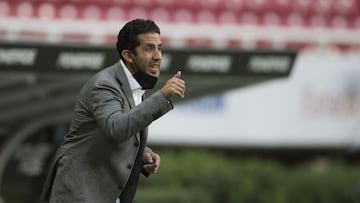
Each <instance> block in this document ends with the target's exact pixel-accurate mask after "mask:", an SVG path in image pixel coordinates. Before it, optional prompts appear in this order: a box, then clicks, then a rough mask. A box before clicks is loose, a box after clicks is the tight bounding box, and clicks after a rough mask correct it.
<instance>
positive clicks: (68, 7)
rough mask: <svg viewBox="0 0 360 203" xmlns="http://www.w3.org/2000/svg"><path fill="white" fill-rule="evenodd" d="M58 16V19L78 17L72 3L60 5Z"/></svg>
mask: <svg viewBox="0 0 360 203" xmlns="http://www.w3.org/2000/svg"><path fill="white" fill-rule="evenodd" d="M58 17H59V18H60V19H76V18H78V17H79V10H78V9H77V8H76V7H75V6H74V5H72V4H64V5H61V6H60V9H59V15H58Z"/></svg>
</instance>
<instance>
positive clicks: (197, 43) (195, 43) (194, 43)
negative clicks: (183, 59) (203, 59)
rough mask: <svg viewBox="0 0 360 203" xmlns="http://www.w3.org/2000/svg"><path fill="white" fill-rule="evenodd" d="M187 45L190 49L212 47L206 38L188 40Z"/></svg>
mask: <svg viewBox="0 0 360 203" xmlns="http://www.w3.org/2000/svg"><path fill="white" fill-rule="evenodd" d="M185 45H186V46H189V47H204V48H205V47H211V45H212V42H211V40H210V39H204V38H188V39H186V40H185Z"/></svg>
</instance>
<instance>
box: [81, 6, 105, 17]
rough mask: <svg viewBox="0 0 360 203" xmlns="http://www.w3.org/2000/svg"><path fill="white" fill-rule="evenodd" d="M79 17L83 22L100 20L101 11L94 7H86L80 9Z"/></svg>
mask: <svg viewBox="0 0 360 203" xmlns="http://www.w3.org/2000/svg"><path fill="white" fill-rule="evenodd" d="M81 17H82V18H84V19H85V20H89V19H91V20H100V19H101V18H102V10H101V9H100V8H99V7H98V6H96V5H87V6H85V7H84V8H83V9H82V16H81Z"/></svg>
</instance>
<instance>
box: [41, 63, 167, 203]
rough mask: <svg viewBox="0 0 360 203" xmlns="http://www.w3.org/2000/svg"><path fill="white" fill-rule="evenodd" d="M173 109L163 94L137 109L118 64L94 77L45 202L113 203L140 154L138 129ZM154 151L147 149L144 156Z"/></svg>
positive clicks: (51, 177) (51, 176) (59, 157)
mask: <svg viewBox="0 0 360 203" xmlns="http://www.w3.org/2000/svg"><path fill="white" fill-rule="evenodd" d="M171 109H172V104H171V102H170V101H168V100H167V99H166V98H165V97H164V96H163V94H162V93H161V92H160V91H157V92H155V93H154V94H153V95H151V96H149V97H148V98H147V99H146V100H144V101H143V102H142V103H141V104H139V105H137V106H135V104H134V100H133V97H132V92H131V89H130V86H129V83H128V81H127V78H126V75H125V73H124V70H123V69H122V68H121V65H120V63H116V64H114V65H113V66H110V67H108V68H106V69H104V70H102V71H100V72H99V73H97V74H96V75H94V76H93V77H92V78H91V79H89V81H87V83H86V84H85V85H84V87H83V88H82V90H81V91H80V96H79V99H78V101H77V103H76V107H75V111H74V116H73V119H72V122H71V126H70V130H69V132H68V133H67V134H66V135H65V140H64V143H63V144H62V145H61V146H60V148H59V149H58V151H57V152H56V155H55V158H54V161H53V163H52V166H51V168H50V171H49V174H48V177H47V180H46V181H45V184H44V188H43V193H42V195H41V199H42V200H43V201H50V202H86V203H107V202H108V203H114V202H115V200H116V198H117V197H118V196H119V195H120V193H121V191H122V189H123V187H124V186H125V184H126V182H127V180H128V178H129V175H130V172H131V170H132V168H133V164H134V162H135V158H136V154H137V151H138V150H139V140H140V138H139V136H140V133H139V132H140V131H141V130H144V136H145V137H144V138H145V139H144V140H146V137H147V126H148V125H149V124H150V123H151V122H152V121H154V120H156V119H158V118H159V117H161V116H162V115H164V114H165V113H167V112H168V111H170V110H171ZM146 151H150V149H149V148H147V147H146V148H145V152H146Z"/></svg>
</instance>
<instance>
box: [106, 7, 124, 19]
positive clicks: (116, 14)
mask: <svg viewBox="0 0 360 203" xmlns="http://www.w3.org/2000/svg"><path fill="white" fill-rule="evenodd" d="M105 19H106V20H114V21H119V20H124V19H126V13H125V9H123V8H121V7H120V6H111V7H109V8H108V9H107V10H106V12H105Z"/></svg>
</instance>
